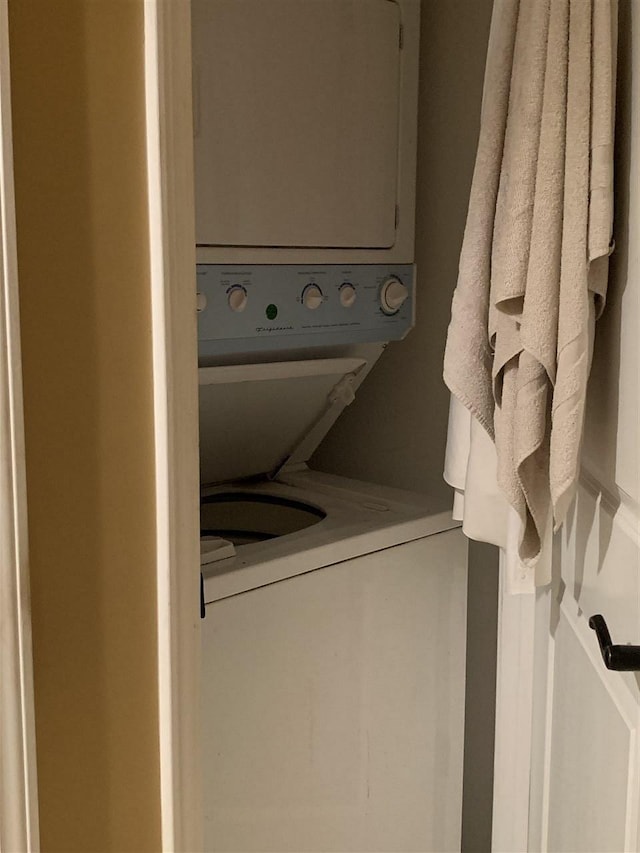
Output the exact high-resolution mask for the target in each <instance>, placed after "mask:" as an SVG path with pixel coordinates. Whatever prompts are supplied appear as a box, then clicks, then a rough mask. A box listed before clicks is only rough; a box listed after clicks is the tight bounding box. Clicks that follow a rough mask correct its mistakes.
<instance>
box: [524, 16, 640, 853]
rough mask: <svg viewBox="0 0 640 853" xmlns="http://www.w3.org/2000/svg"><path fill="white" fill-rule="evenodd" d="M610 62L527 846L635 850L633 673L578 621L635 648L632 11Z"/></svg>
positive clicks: (548, 602)
mask: <svg viewBox="0 0 640 853" xmlns="http://www.w3.org/2000/svg"><path fill="white" fill-rule="evenodd" d="M631 14H633V15H634V21H633V24H634V27H633V35H632V36H631V27H630V26H629V24H630V21H629V20H628V18H629V17H630V16H631ZM625 18H626V20H625ZM635 19H637V20H635ZM620 60H621V61H620V71H619V92H620V96H619V97H620V103H619V110H620V120H619V122H618V128H617V133H618V155H619V156H618V159H617V163H616V168H617V171H618V178H617V184H618V187H617V189H618V192H617V214H616V229H615V230H616V241H617V251H616V253H615V256H614V259H613V263H612V268H611V278H610V293H609V302H608V305H607V310H606V313H605V315H604V317H603V318H602V320H601V321H600V323H599V327H598V333H597V341H596V352H595V355H594V364H593V370H592V376H591V383H590V391H589V395H590V399H589V407H588V413H587V423H586V433H585V443H584V457H583V477H582V480H581V483H580V487H579V491H578V495H577V500H576V506H575V509H574V511H573V514H572V515H571V517H570V518H569V520H568V522H567V524H566V525H565V529H564V530H563V531H562V533H561V534H560V535H559V536H558V537H557V541H556V542H555V553H554V569H555V575H556V580H555V583H554V585H553V588H552V589H551V590H549V591H546V592H544V593H542V594H539V595H538V598H537V601H536V628H535V635H536V637H535V639H536V642H535V665H534V687H533V721H532V722H533V725H532V732H533V741H532V743H533V750H532V774H531V792H530V811H529V844H528V847H529V850H530V851H553V853H560V851H571V852H572V853H578V851H594V853H596V851H597V853H604V851H615V853H621V851H637V850H638V849H640V848H639V843H640V841H639V831H638V821H639V811H640V769H639V765H640V755H639V746H638V743H639V740H640V719H639V718H640V673H632V672H628V673H620V672H611V671H609V670H608V669H606V668H605V666H604V663H603V660H602V657H601V655H600V650H599V648H598V643H597V640H596V636H595V633H594V632H593V631H592V630H590V628H589V624H588V623H589V617H590V616H592V615H594V614H597V613H600V614H602V615H603V616H604V617H605V619H606V621H607V623H608V626H609V629H610V632H611V635H612V638H613V642H614V643H620V644H626V643H631V644H636V645H639V644H640V543H639V533H638V530H639V526H640V518H639V514H638V499H639V497H640V495H639V489H638V479H639V477H638V434H639V428H638V384H639V382H638V377H639V372H640V370H639V354H638V335H639V333H640V329H639V322H638V321H639V307H638V297H639V294H640V282H639V277H640V259H639V248H640V127H639V119H640V100H639V99H640V8H639V7H637V6H636V5H635V4H627V5H626V7H625V8H624V9H623V8H622V7H621V20H620Z"/></svg>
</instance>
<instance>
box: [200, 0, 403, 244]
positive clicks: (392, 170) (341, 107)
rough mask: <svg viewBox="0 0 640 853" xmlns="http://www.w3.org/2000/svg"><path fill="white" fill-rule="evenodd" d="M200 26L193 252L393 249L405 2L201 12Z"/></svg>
mask: <svg viewBox="0 0 640 853" xmlns="http://www.w3.org/2000/svg"><path fill="white" fill-rule="evenodd" d="M192 21H193V27H192V29H193V58H194V72H193V79H194V113H195V115H194V125H195V142H194V149H195V167H196V187H195V189H196V237H197V243H198V244H199V245H200V246H225V247H234V246H235V247H242V246H244V247H325V248H332V247H333V248H352V249H353V248H374V249H375V248H377V249H385V248H386V249H388V248H390V247H392V246H393V245H394V242H395V240H396V204H397V201H398V198H397V196H398V180H399V179H398V167H399V133H400V104H401V84H402V80H401V72H400V66H401V58H400V54H401V47H400V38H401V30H400V23H401V20H400V7H399V5H398V3H396V2H392V0H366V2H364V0H269V2H264V0H193V3H192ZM414 125H415V117H414ZM409 143H410V140H409ZM413 166H414V164H413V163H412V162H411V161H410V162H409V163H405V168H409V169H410V170H412V169H413ZM407 215H408V216H410V217H411V219H412V218H413V214H412V213H409V211H407ZM408 260H410V258H409V259H408Z"/></svg>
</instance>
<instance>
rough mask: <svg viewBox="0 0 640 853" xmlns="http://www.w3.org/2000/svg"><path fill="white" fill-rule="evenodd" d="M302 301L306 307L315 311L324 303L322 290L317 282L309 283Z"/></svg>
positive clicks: (303, 293)
mask: <svg viewBox="0 0 640 853" xmlns="http://www.w3.org/2000/svg"><path fill="white" fill-rule="evenodd" d="M302 303H303V305H304V306H305V308H309V309H310V310H311V311H315V309H316V308H319V307H320V306H321V305H322V291H321V290H320V288H319V287H318V285H317V284H308V285H307V286H306V287H305V289H304V290H303V291H302Z"/></svg>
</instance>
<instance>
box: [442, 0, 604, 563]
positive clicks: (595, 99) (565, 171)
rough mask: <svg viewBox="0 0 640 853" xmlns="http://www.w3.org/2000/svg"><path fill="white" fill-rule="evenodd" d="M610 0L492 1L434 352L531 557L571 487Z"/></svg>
mask: <svg viewBox="0 0 640 853" xmlns="http://www.w3.org/2000/svg"><path fill="white" fill-rule="evenodd" d="M616 12H617V8H616V0H520V2H519V3H518V2H509V0H507V2H506V3H505V2H500V0H497V2H496V3H495V6H494V15H493V19H492V29H491V38H490V43H489V52H488V57H487V70H486V74H485V90H484V95H483V111H482V119H481V133H480V141H479V146H478V157H477V159H476V167H475V172H474V178H473V185H472V191H471V199H470V204H469V213H468V218H467V226H466V229H465V237H464V244H463V248H462V252H461V258H460V269H459V278H458V284H457V287H456V292H455V294H454V300H453V306H452V319H451V325H450V327H449V335H448V339H447V348H446V353H445V369H444V377H445V381H446V383H447V385H448V386H449V388H450V389H451V391H452V393H453V394H455V395H456V397H458V399H459V400H460V401H461V402H462V403H464V405H465V406H467V408H468V409H469V410H470V411H471V412H472V414H473V415H474V416H475V417H476V418H477V419H478V420H479V421H480V423H482V424H483V426H484V427H485V429H486V430H487V432H488V433H489V435H490V436H492V437H495V443H496V451H497V459H498V481H499V484H500V486H501V488H502V490H503V492H504V494H505V495H506V497H507V499H508V501H509V503H510V504H511V506H512V507H513V508H514V510H515V511H516V512H517V514H518V516H519V518H520V520H521V525H522V529H521V536H520V542H519V555H520V558H521V559H522V560H523V561H524V562H525V563H529V564H535V562H536V561H537V559H538V557H539V555H540V552H541V548H542V544H543V539H544V533H545V528H546V526H547V519H548V517H549V511H550V504H551V505H552V507H553V514H554V518H555V522H556V525H559V524H560V523H561V522H562V521H563V519H564V517H565V515H566V511H567V509H568V506H569V504H570V502H571V500H572V498H573V494H574V492H575V485H576V482H577V477H578V472H579V453H580V441H581V435H582V425H583V419H584V405H585V395H586V383H587V377H588V371H589V365H590V357H591V341H592V334H591V331H592V325H593V318H594V317H595V316H596V314H599V312H600V311H601V310H602V306H603V303H604V297H605V294H606V275H607V269H606V267H607V263H606V256H607V255H608V253H609V246H610V241H611V229H612V209H613V207H612V177H613V106H614V78H615V75H614V68H615V41H616V28H615V20H616Z"/></svg>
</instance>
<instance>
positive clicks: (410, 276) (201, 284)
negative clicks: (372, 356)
mask: <svg viewBox="0 0 640 853" xmlns="http://www.w3.org/2000/svg"><path fill="white" fill-rule="evenodd" d="M196 273H197V292H198V296H197V303H196V304H197V308H198V342H199V354H200V356H201V357H206V356H216V355H225V354H231V353H240V352H257V351H260V350H269V349H287V348H299V347H305V346H310V347H318V346H332V345H336V344H341V343H362V342H365V341H393V340H400V339H401V338H403V337H404V336H405V335H406V334H407V332H408V331H409V330H410V329H411V327H412V326H413V323H414V290H415V288H414V273H415V270H414V267H413V265H412V264H399V265H395V266H392V265H387V264H381V265H377V264H359V265H348V266H342V265H340V264H330V265H326V264H325V265H319V266H305V267H302V266H298V265H294V264H260V265H251V264H243V265H234V264H198V265H197V267H196Z"/></svg>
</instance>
